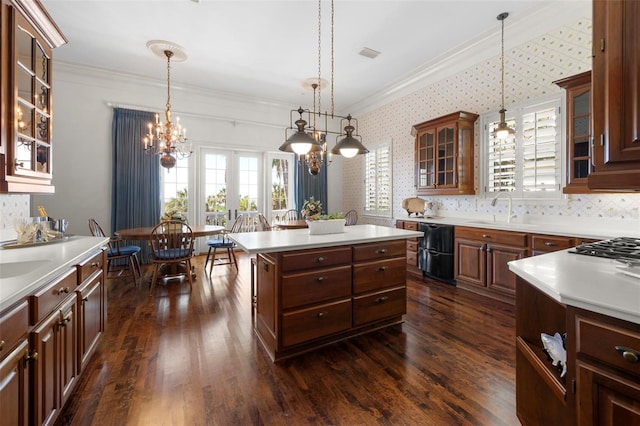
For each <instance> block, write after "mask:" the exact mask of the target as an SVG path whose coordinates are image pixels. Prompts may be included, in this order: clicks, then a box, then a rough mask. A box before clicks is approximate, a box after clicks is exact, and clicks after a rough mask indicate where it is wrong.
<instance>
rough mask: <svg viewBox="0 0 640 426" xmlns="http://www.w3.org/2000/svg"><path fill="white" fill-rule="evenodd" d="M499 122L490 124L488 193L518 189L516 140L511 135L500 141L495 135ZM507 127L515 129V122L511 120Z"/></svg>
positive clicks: (508, 121)
mask: <svg viewBox="0 0 640 426" xmlns="http://www.w3.org/2000/svg"><path fill="white" fill-rule="evenodd" d="M498 124H499V122H498V121H494V122H491V123H489V126H488V131H489V146H488V149H487V162H488V175H487V192H501V191H515V189H516V139H515V137H514V136H513V135H510V136H509V137H507V138H506V139H498V138H496V137H495V136H494V135H493V133H494V131H495V129H496V127H498ZM507 125H508V126H509V127H511V128H512V129H515V120H514V119H513V118H510V119H508V120H507Z"/></svg>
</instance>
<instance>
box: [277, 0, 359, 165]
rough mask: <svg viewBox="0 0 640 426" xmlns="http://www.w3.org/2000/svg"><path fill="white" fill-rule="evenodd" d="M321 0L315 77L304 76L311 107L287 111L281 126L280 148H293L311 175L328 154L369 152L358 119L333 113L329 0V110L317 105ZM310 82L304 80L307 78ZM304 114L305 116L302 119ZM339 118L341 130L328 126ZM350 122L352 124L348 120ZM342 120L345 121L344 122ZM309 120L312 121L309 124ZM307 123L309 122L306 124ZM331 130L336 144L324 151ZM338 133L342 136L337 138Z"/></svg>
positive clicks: (288, 149)
mask: <svg viewBox="0 0 640 426" xmlns="http://www.w3.org/2000/svg"><path fill="white" fill-rule="evenodd" d="M321 19H322V0H318V77H317V79H315V78H312V79H309V80H307V84H306V85H308V86H310V87H311V88H312V89H313V110H309V109H304V108H302V107H299V108H298V109H293V110H291V111H290V113H289V116H290V120H289V127H287V128H286V129H285V143H284V144H282V145H281V146H280V148H279V149H280V151H285V152H294V153H295V154H297V155H298V156H299V161H300V162H301V163H302V164H304V165H305V166H306V167H307V169H308V171H309V173H310V174H311V175H314V176H315V175H317V174H318V173H319V172H320V169H321V167H322V165H323V164H325V163H326V164H327V165H328V164H330V163H331V155H332V154H335V155H342V156H343V157H346V158H351V157H354V156H356V155H357V154H366V153H368V152H369V150H368V149H367V148H365V146H364V145H363V144H362V138H361V137H360V135H358V120H356V119H355V118H353V117H351V115H347V116H346V117H345V116H341V115H337V114H334V98H333V76H334V72H333V69H334V67H333V64H334V59H333V56H334V49H333V35H334V31H333V22H334V5H333V0H331V112H330V113H329V112H326V111H325V112H322V107H321V93H320V91H321V90H322V88H323V82H325V81H326V80H323V79H322V76H321V72H320V69H321V57H322V49H321V39H322V27H321ZM309 81H310V82H311V83H310V84H308V82H309ZM316 99H317V111H316ZM296 113H297V114H298V115H299V118H298V119H297V120H296V121H295V122H294V121H293V118H294V115H295V114H296ZM304 115H306V117H307V120H305V119H304V117H303V116H304ZM316 119H318V121H319V122H322V121H323V120H324V126H323V128H322V129H320V128H319V125H317V123H316ZM337 119H339V120H340V128H341V129H344V132H334V131H331V130H329V126H328V124H329V120H331V121H332V122H333V121H334V120H337ZM352 121H353V122H354V124H355V126H353V125H352V124H351V122H352ZM345 122H346V124H345ZM311 123H312V124H311ZM307 124H309V125H307ZM328 134H334V135H337V136H336V141H337V142H336V145H335V146H334V147H333V149H331V151H329V152H327V135H328ZM341 137H344V138H343V139H341V140H338V139H340V138H341Z"/></svg>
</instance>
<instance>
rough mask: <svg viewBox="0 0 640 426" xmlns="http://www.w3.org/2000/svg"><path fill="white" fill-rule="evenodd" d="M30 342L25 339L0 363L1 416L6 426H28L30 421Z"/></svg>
mask: <svg viewBox="0 0 640 426" xmlns="http://www.w3.org/2000/svg"><path fill="white" fill-rule="evenodd" d="M28 350H29V341H28V340H27V339H23V340H22V341H21V342H20V343H19V344H18V346H17V347H16V348H15V349H14V350H13V351H12V352H11V353H10V354H9V355H7V356H6V357H5V358H4V359H3V360H2V362H0V416H2V417H1V419H2V424H3V425H6V426H14V425H16V426H17V425H26V424H27V421H28V418H29V416H28V411H27V409H28V402H27V401H28V394H27V389H28V386H27V380H28V377H29V361H28V359H27V356H28Z"/></svg>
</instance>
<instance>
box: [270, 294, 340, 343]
mask: <svg viewBox="0 0 640 426" xmlns="http://www.w3.org/2000/svg"><path fill="white" fill-rule="evenodd" d="M350 328H351V299H346V300H341V301H338V302H334V303H328V304H325V305H320V306H314V307H310V308H307V309H302V310H298V311H294V312H289V313H286V314H284V315H283V316H282V345H283V346H284V347H287V346H293V345H297V344H299V343H303V342H307V341H309V340H313V339H317V338H321V337H325V336H329V335H331V334H334V333H338V332H340V331H344V330H348V329H350Z"/></svg>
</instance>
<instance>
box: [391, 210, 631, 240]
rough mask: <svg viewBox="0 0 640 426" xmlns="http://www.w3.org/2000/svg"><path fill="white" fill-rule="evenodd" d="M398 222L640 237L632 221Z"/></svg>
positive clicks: (483, 218)
mask: <svg viewBox="0 0 640 426" xmlns="http://www.w3.org/2000/svg"><path fill="white" fill-rule="evenodd" d="M395 219H396V220H411V221H415V222H427V223H436V224H438V223H441V224H446V225H455V226H470V227H475V228H488V229H502V230H506V231H519V232H527V233H531V234H550V235H562V236H568V237H582V238H591V239H595V240H606V239H609V238H614V237H640V221H639V220H635V219H628V220H614V219H611V220H602V219H593V218H582V217H567V218H559V217H548V218H543V219H542V220H539V221H536V222H532V221H530V222H526V223H523V222H522V220H521V219H520V218H516V219H515V220H514V221H512V223H506V221H504V220H500V219H499V218H498V220H497V221H495V222H494V220H493V218H492V217H486V216H478V217H438V216H436V217H416V216H399V217H396V218H395Z"/></svg>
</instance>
